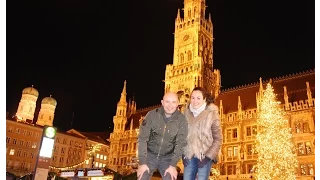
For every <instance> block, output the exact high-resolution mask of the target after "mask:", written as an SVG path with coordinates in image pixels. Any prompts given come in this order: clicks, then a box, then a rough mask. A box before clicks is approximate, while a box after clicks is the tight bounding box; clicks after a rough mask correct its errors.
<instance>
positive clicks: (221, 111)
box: [219, 100, 223, 121]
mask: <svg viewBox="0 0 320 180" xmlns="http://www.w3.org/2000/svg"><path fill="white" fill-rule="evenodd" d="M219 113H220V119H221V121H222V115H223V105H222V100H220V106H219Z"/></svg>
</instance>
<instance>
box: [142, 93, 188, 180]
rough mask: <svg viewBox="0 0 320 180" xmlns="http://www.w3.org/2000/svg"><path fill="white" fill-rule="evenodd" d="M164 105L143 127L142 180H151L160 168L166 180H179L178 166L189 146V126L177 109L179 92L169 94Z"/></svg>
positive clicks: (154, 111) (153, 112) (149, 117)
mask: <svg viewBox="0 0 320 180" xmlns="http://www.w3.org/2000/svg"><path fill="white" fill-rule="evenodd" d="M161 104H162V106H161V107H160V108H157V109H154V110H152V111H149V112H148V113H147V115H146V117H145V119H144V120H143V122H142V124H141V125H140V130H139V136H138V158H139V167H138V170H137V176H138V180H140V179H141V180H149V179H150V178H151V177H152V175H153V173H154V171H155V170H157V169H158V170H159V172H160V174H161V177H162V179H165V180H174V179H177V174H178V172H177V170H176V166H177V163H178V161H179V160H180V158H181V156H182V153H183V148H184V147H185V146H186V144H187V141H186V138H187V133H188V125H187V121H186V120H185V117H184V115H183V114H181V112H180V111H178V110H177V107H178V96H177V94H176V93H173V92H168V93H166V94H165V95H164V96H163V99H162V100H161Z"/></svg>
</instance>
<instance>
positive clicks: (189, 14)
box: [188, 8, 191, 18]
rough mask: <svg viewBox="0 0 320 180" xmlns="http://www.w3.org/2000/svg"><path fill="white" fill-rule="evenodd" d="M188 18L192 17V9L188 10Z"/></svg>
mask: <svg viewBox="0 0 320 180" xmlns="http://www.w3.org/2000/svg"><path fill="white" fill-rule="evenodd" d="M188 18H191V9H190V8H189V10H188Z"/></svg>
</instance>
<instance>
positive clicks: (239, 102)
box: [238, 96, 242, 119]
mask: <svg viewBox="0 0 320 180" xmlns="http://www.w3.org/2000/svg"><path fill="white" fill-rule="evenodd" d="M238 119H242V104H241V99H240V96H238Z"/></svg>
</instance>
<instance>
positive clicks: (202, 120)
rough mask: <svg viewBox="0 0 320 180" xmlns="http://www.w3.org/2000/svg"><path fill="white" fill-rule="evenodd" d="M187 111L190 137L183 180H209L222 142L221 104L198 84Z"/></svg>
mask: <svg viewBox="0 0 320 180" xmlns="http://www.w3.org/2000/svg"><path fill="white" fill-rule="evenodd" d="M184 114H185V117H186V119H187V122H188V136H187V146H186V147H185V149H184V154H183V155H182V160H183V165H184V174H183V179H184V180H195V179H196V178H197V179H198V180H208V178H209V175H210V169H211V167H212V164H213V163H214V164H216V163H217V162H218V154H219V151H220V148H221V143H222V133H221V126H220V117H219V113H218V107H217V106H216V105H215V104H214V99H213V97H212V96H211V95H210V94H209V93H208V92H207V91H206V90H205V89H204V88H202V87H196V88H194V89H193V91H192V93H191V98H190V103H189V104H188V105H187V107H186V109H185V113H184Z"/></svg>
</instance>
